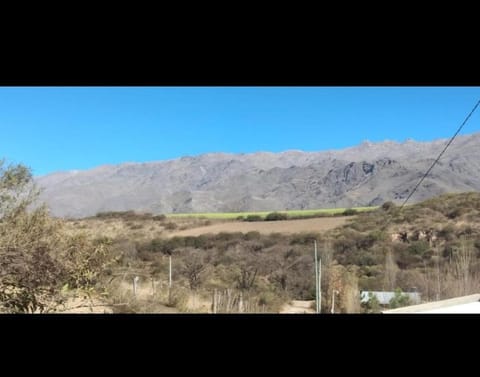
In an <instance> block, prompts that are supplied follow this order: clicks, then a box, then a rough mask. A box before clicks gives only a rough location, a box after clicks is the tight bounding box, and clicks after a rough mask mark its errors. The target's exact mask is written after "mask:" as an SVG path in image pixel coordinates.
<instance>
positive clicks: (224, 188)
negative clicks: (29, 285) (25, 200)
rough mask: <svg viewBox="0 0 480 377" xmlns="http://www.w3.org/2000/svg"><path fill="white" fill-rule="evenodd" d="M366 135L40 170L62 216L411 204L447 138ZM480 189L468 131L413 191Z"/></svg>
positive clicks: (478, 144)
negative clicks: (275, 149)
mask: <svg viewBox="0 0 480 377" xmlns="http://www.w3.org/2000/svg"><path fill="white" fill-rule="evenodd" d="M447 142H448V140H447V139H439V140H435V141H431V142H417V141H414V140H411V139H409V140H406V141H404V142H395V141H383V142H376V143H372V142H369V141H365V142H363V143H361V144H360V145H357V146H354V147H351V148H346V149H342V150H329V151H319V152H303V151H298V150H289V151H285V152H281V153H270V152H258V153H250V154H228V153H208V154H203V155H200V156H196V157H181V158H178V159H174V160H168V161H156V162H145V163H122V164H118V165H103V166H99V167H97V168H94V169H90V170H83V171H78V170H74V171H67V172H56V173H52V174H48V175H45V176H40V177H36V178H35V180H36V183H37V184H38V186H39V187H40V188H42V193H41V199H42V200H43V201H45V202H46V203H47V205H48V206H49V207H50V209H51V213H52V214H53V215H54V216H58V217H67V218H80V217H86V216H93V215H95V214H96V213H98V212H106V211H126V210H136V211H139V212H142V211H145V212H151V213H154V214H160V213H165V214H167V213H190V212H237V211H274V210H290V209H316V208H331V207H344V208H346V207H353V206H369V205H380V204H382V203H383V202H385V201H394V202H397V203H401V202H403V201H404V200H405V198H406V197H407V196H408V195H409V193H410V190H412V189H413V187H414V186H415V185H416V184H417V182H418V181H419V179H420V178H421V177H422V175H423V174H424V173H425V172H426V170H427V169H428V168H429V167H430V166H431V164H432V163H433V161H434V160H435V159H436V158H437V156H438V155H439V153H440V152H441V151H442V149H443V148H444V147H445V145H446V143H447ZM478 190H480V133H475V134H471V135H465V136H458V137H457V138H456V139H455V141H454V142H453V143H452V144H451V146H450V147H449V148H448V150H447V151H446V152H445V154H444V155H443V156H442V158H441V159H440V160H439V162H438V164H437V165H436V166H435V167H434V169H433V170H432V171H431V173H430V174H429V175H428V176H427V178H426V179H425V180H424V181H423V184H422V185H421V186H420V187H419V188H418V190H417V191H416V192H415V194H414V195H413V196H412V198H411V202H412V203H413V202H417V201H420V200H424V199H427V198H429V197H432V196H436V195H438V194H441V193H445V192H464V191H478Z"/></svg>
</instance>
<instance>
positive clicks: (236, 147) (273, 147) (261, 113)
mask: <svg viewBox="0 0 480 377" xmlns="http://www.w3.org/2000/svg"><path fill="white" fill-rule="evenodd" d="M479 98H480V88H479V87H465V88H462V87H418V88H417V87H32V88H29V87H1V88H0V131H1V133H0V157H4V158H7V159H8V160H9V161H11V162H21V163H24V164H26V165H28V166H30V167H31V168H32V169H33V172H34V174H35V175H43V174H46V173H50V172H54V171H59V170H72V169H87V168H92V167H95V166H99V165H103V164H115V163H121V162H133V161H135V162H144V161H157V160H165V159H172V158H177V157H182V156H195V155H199V154H202V153H209V152H232V153H249V152H256V151H271V152H279V151H284V150H288V149H301V150H305V151H319V150H327V149H339V148H344V147H349V146H353V145H356V144H359V143H361V142H362V141H363V140H370V141H383V140H385V139H389V140H396V141H404V140H405V139H407V138H412V139H414V140H419V141H426V140H433V139H437V138H447V137H450V136H451V135H452V134H453V133H454V132H455V130H456V129H457V127H458V126H459V125H460V124H461V122H462V121H463V119H464V118H465V116H466V115H467V114H468V112H469V111H470V110H471V108H472V107H473V106H474V104H475V103H476V101H477V100H478V99H479ZM478 131H480V109H479V110H478V111H477V112H476V113H475V114H474V116H473V117H472V118H471V119H470V121H469V122H468V123H467V125H466V126H465V128H464V130H463V132H462V134H470V133H474V132H478Z"/></svg>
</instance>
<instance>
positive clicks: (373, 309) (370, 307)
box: [362, 292, 381, 313]
mask: <svg viewBox="0 0 480 377" xmlns="http://www.w3.org/2000/svg"><path fill="white" fill-rule="evenodd" d="M362 307H363V309H364V310H365V312H366V313H379V312H380V310H381V306H380V301H378V298H377V296H375V295H374V294H373V293H372V292H369V293H368V301H367V302H364V303H362Z"/></svg>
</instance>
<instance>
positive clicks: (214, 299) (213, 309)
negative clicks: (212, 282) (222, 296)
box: [212, 289, 217, 314]
mask: <svg viewBox="0 0 480 377" xmlns="http://www.w3.org/2000/svg"><path fill="white" fill-rule="evenodd" d="M212 312H213V314H216V313H217V289H214V290H213V300H212Z"/></svg>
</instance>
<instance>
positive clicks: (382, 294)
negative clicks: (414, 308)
mask: <svg viewBox="0 0 480 377" xmlns="http://www.w3.org/2000/svg"><path fill="white" fill-rule="evenodd" d="M370 293H371V294H372V295H374V296H375V297H376V298H377V300H378V302H379V303H380V305H388V304H389V303H390V300H391V299H392V298H394V297H395V292H387V291H361V292H360V302H368V300H369V294H370ZM402 295H407V296H408V297H409V298H410V300H411V301H412V302H420V294H419V293H418V292H402Z"/></svg>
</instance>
